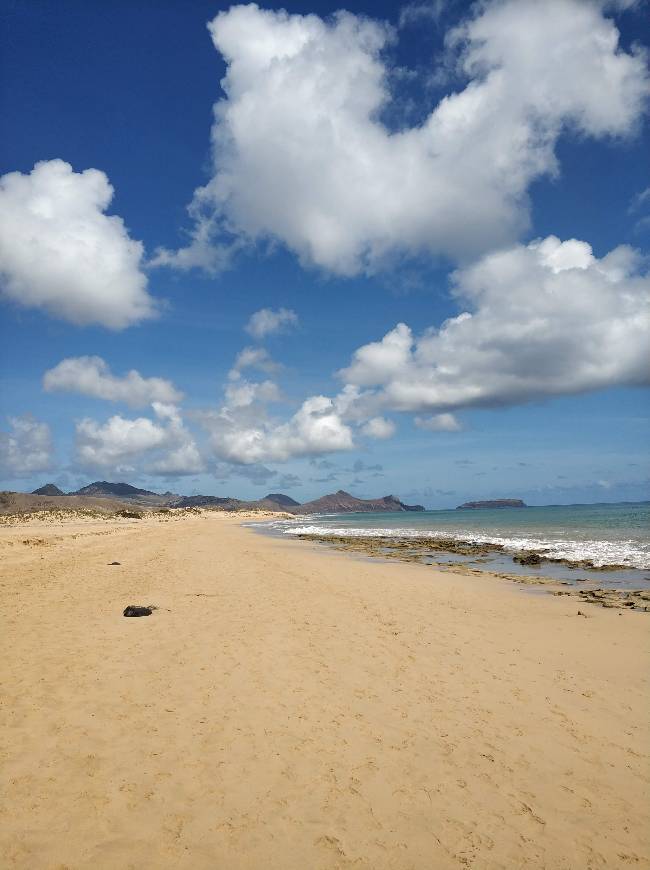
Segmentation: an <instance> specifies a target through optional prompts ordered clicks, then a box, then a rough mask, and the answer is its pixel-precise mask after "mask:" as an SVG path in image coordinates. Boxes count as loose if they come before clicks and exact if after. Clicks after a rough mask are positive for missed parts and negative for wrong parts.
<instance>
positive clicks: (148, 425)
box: [76, 415, 167, 466]
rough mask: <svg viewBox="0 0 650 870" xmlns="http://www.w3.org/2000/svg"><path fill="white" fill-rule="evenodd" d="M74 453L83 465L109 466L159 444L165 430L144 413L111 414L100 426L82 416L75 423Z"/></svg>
mask: <svg viewBox="0 0 650 870" xmlns="http://www.w3.org/2000/svg"><path fill="white" fill-rule="evenodd" d="M76 430H77V455H78V458H79V461H80V462H81V464H82V465H84V466H95V465H102V466H110V465H116V464H118V463H122V462H123V461H124V460H125V459H133V458H135V457H138V456H140V455H141V454H143V453H145V452H147V451H149V450H152V449H154V448H156V447H161V446H162V445H163V444H165V442H166V441H167V432H166V430H165V429H164V428H163V427H162V426H159V425H158V424H157V423H154V422H153V420H150V419H149V418H148V417H138V418H136V419H135V420H127V419H125V418H124V417H121V416H119V415H115V416H114V417H111V418H110V419H109V420H108V421H107V422H106V423H105V424H104V425H103V426H102V425H100V424H99V423H97V421H96V420H91V419H89V418H86V419H84V420H81V421H80V422H79V423H77V427H76Z"/></svg>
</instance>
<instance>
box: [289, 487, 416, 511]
mask: <svg viewBox="0 0 650 870" xmlns="http://www.w3.org/2000/svg"><path fill="white" fill-rule="evenodd" d="M289 510H293V511H294V512H295V513H298V514H342V513H374V512H387V511H423V510H424V508H423V507H422V505H419V504H416V505H408V504H404V502H402V501H400V500H399V499H398V498H397V497H396V496H394V495H385V496H384V497H383V498H356V497H355V496H353V495H350V493H349V492H345V490H343V489H339V491H338V492H335V493H332V494H331V495H324V496H323V497H322V498H317V499H315V500H314V501H308V502H306V503H305V504H302V505H300V506H299V507H297V508H293V509H291V508H289Z"/></svg>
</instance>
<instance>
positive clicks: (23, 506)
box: [0, 492, 133, 516]
mask: <svg viewBox="0 0 650 870" xmlns="http://www.w3.org/2000/svg"><path fill="white" fill-rule="evenodd" d="M132 507H133V501H131V500H129V501H119V499H113V498H93V497H92V496H88V495H86V496H84V495H34V494H33V493H24V492H0V515H6V514H31V513H34V512H35V511H93V512H94V513H97V514H105V515H106V516H110V515H111V514H114V513H115V512H116V511H118V510H124V509H125V508H131V509H132Z"/></svg>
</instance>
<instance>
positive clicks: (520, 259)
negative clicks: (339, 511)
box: [341, 236, 650, 413]
mask: <svg viewBox="0 0 650 870" xmlns="http://www.w3.org/2000/svg"><path fill="white" fill-rule="evenodd" d="M453 284H454V294H455V296H456V298H457V300H458V303H459V305H460V306H462V308H464V310H463V311H462V312H461V313H460V314H459V315H458V316H457V317H453V318H451V319H449V320H447V321H446V322H445V323H443V324H442V325H441V326H440V328H439V329H436V328H433V327H432V328H430V329H428V330H426V331H425V332H424V333H423V334H422V335H420V336H414V335H413V333H412V331H411V329H410V328H409V327H408V326H407V325H406V324H404V323H400V324H398V325H397V326H396V327H395V328H394V329H393V330H391V331H390V332H389V333H387V334H386V335H385V336H384V337H383V338H382V339H381V341H377V342H371V343H370V344H367V345H365V346H363V347H361V348H359V349H358V350H357V351H356V352H355V354H354V356H353V359H352V362H351V364H350V366H349V367H348V368H347V369H344V370H343V371H342V372H341V376H342V377H343V378H344V380H345V381H347V382H348V384H351V385H353V386H354V387H355V388H356V389H358V390H361V391H363V392H362V393H361V398H360V399H358V400H357V407H358V408H359V407H362V406H364V405H365V407H366V408H368V409H372V410H375V409H377V408H391V409H393V410H398V411H415V412H421V411H438V412H444V411H452V410H454V409H458V408H467V407H477V406H478V407H480V406H484V407H485V406H488V407H489V406H499V405H512V404H517V403H522V402H527V401H530V400H532V399H538V398H543V397H545V396H558V395H563V394H572V393H580V392H585V391H588V390H596V389H601V388H605V387H614V386H620V385H641V384H647V383H648V382H649V380H650V276H649V275H648V274H647V273H645V272H644V270H643V262H642V260H641V258H640V256H639V255H638V253H637V252H635V251H634V250H633V249H631V248H628V247H626V246H621V247H618V248H616V249H614V250H613V251H611V252H610V253H609V254H607V255H606V256H605V257H602V258H601V259H598V258H597V257H595V256H594V254H593V252H592V249H591V247H590V245H588V244H587V243H586V242H582V241H578V240H575V239H570V240H568V241H565V242H561V241H560V240H559V239H558V238H556V237H555V236H549V237H548V238H546V239H543V240H538V241H535V242H532V243H531V244H529V245H527V246H524V245H516V246H514V247H510V248H506V249H505V250H502V251H499V252H496V253H493V254H489V255H487V256H485V257H484V258H482V259H480V260H479V261H478V262H476V263H474V264H473V265H471V266H468V267H467V268H464V269H460V270H458V271H456V272H455V273H454V276H453ZM369 412H370V410H368V413H369Z"/></svg>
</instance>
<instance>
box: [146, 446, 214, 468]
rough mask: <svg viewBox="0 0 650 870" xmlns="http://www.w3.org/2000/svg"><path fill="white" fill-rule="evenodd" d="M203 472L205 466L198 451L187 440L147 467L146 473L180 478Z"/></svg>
mask: <svg viewBox="0 0 650 870" xmlns="http://www.w3.org/2000/svg"><path fill="white" fill-rule="evenodd" d="M204 470H205V464H204V462H203V459H202V457H201V454H200V452H199V449H198V447H197V446H196V444H195V443H194V441H192V440H189V441H187V442H186V443H185V444H181V445H180V447H176V448H175V449H174V450H170V451H169V453H167V454H166V455H165V456H163V457H162V458H161V459H158V460H157V461H156V462H154V463H153V464H152V465H149V466H148V467H147V469H146V472H147V474H159V475H161V476H164V477H180V476H182V475H187V474H198V473H200V472H201V471H204Z"/></svg>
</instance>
